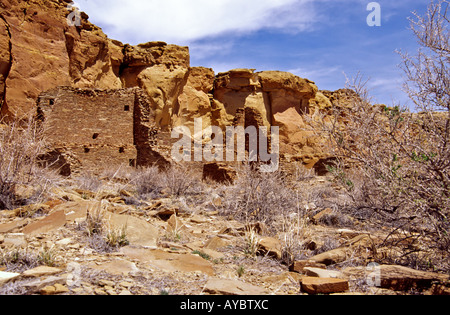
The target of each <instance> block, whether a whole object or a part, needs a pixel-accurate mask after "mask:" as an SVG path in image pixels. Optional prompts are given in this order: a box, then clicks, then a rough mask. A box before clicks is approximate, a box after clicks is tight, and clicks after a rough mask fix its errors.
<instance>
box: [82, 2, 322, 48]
mask: <svg viewBox="0 0 450 315" xmlns="http://www.w3.org/2000/svg"><path fill="white" fill-rule="evenodd" d="M312 2H313V1H312V0H127V1H125V0H95V1H92V0H77V1H76V3H77V4H78V5H79V7H80V9H81V10H83V11H85V12H86V13H87V14H88V15H89V16H90V20H91V22H93V23H95V24H98V25H100V26H102V27H103V28H104V29H105V32H106V33H107V34H108V35H109V36H110V37H112V38H115V39H119V40H122V41H125V42H130V43H132V44H137V43H138V42H147V41H153V40H163V41H167V42H171V43H179V44H188V43H190V42H192V41H195V40H198V39H202V38H207V37H212V36H217V35H221V34H224V33H231V34H242V33H248V32H253V31H258V30H261V29H278V30H283V31H288V32H299V31H302V30H305V29H307V28H308V26H309V25H311V23H312V22H314V16H315V15H314V10H313V5H312Z"/></svg>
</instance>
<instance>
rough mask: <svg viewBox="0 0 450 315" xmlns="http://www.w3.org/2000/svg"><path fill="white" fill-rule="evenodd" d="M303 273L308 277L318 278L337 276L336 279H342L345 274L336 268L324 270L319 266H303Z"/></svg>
mask: <svg viewBox="0 0 450 315" xmlns="http://www.w3.org/2000/svg"><path fill="white" fill-rule="evenodd" d="M303 271H304V272H305V274H306V275H307V276H310V277H318V278H338V279H344V278H345V276H344V275H343V274H342V273H341V272H340V271H336V270H326V269H321V268H314V267H305V268H304V269H303Z"/></svg>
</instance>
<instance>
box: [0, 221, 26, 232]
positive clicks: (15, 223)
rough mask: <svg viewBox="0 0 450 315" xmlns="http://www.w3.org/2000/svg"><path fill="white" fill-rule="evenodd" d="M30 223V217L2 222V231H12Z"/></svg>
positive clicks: (0, 230) (0, 229)
mask: <svg viewBox="0 0 450 315" xmlns="http://www.w3.org/2000/svg"><path fill="white" fill-rule="evenodd" d="M27 224H28V219H24V220H19V221H13V222H10V223H4V224H0V233H10V232H12V231H14V230H15V229H19V228H21V227H23V226H25V225H27Z"/></svg>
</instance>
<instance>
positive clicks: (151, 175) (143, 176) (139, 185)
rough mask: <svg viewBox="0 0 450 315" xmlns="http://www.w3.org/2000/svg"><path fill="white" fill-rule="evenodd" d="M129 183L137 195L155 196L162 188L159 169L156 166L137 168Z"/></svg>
mask: <svg viewBox="0 0 450 315" xmlns="http://www.w3.org/2000/svg"><path fill="white" fill-rule="evenodd" d="M131 183H132V185H134V187H135V189H136V192H137V193H138V195H139V196H141V197H145V196H148V195H151V196H157V195H159V193H160V191H161V189H162V183H161V174H160V170H159V169H158V167H157V166H152V167H147V168H139V169H138V170H136V173H135V175H134V176H133V179H132V180H131Z"/></svg>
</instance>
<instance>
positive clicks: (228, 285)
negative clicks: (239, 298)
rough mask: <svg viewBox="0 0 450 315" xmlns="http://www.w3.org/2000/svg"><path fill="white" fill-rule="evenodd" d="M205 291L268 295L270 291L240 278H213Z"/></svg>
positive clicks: (223, 293) (224, 293) (227, 293)
mask: <svg viewBox="0 0 450 315" xmlns="http://www.w3.org/2000/svg"><path fill="white" fill-rule="evenodd" d="M203 291H204V292H206V293H210V294H216V295H268V294H269V292H268V291H267V290H266V289H264V288H261V287H257V286H254V285H252V284H248V283H245V282H242V281H239V280H233V279H219V278H211V279H209V280H208V282H207V283H206V285H205V288H204V289H203Z"/></svg>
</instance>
